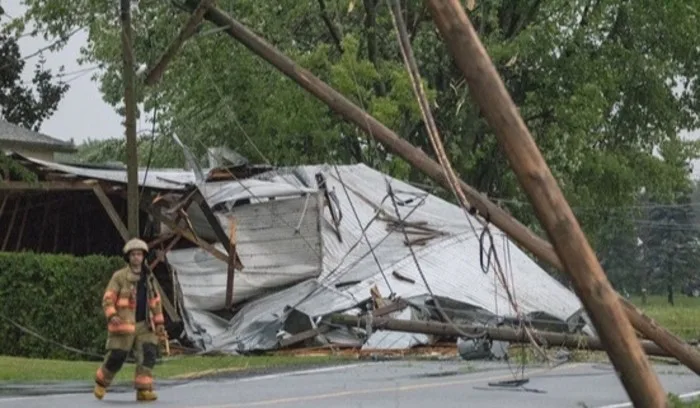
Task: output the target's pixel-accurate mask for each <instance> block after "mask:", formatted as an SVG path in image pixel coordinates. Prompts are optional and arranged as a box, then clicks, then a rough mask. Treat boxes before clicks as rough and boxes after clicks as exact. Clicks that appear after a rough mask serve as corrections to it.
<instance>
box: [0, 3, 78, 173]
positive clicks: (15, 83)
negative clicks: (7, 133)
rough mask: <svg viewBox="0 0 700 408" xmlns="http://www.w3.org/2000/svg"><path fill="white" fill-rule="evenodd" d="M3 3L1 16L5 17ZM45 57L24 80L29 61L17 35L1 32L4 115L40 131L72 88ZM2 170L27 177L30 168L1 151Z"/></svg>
mask: <svg viewBox="0 0 700 408" xmlns="http://www.w3.org/2000/svg"><path fill="white" fill-rule="evenodd" d="M5 17H6V15H5V11H4V10H3V8H2V6H0V19H3V18H5ZM44 62H45V60H44V59H43V58H40V60H39V62H38V63H37V64H36V66H35V68H34V77H33V78H32V83H31V84H25V83H24V81H22V72H23V71H24V67H25V64H26V61H25V59H24V58H23V57H22V55H21V54H20V50H19V45H18V44H17V38H16V37H15V36H12V35H10V34H7V33H3V32H0V119H2V120H5V121H7V122H10V123H13V124H16V125H19V126H23V127H26V128H28V129H31V130H34V131H38V130H39V128H40V127H41V124H42V122H43V121H44V120H46V119H47V118H49V117H50V116H51V115H52V114H53V113H54V112H55V111H56V108H57V107H58V103H59V102H60V101H61V98H62V97H63V95H64V94H65V93H66V91H67V90H68V85H67V84H65V83H63V82H62V81H55V78H54V75H53V74H52V73H51V72H50V71H49V70H47V69H45V68H44ZM0 170H2V172H3V173H7V172H12V173H13V174H15V175H16V176H18V177H20V178H27V176H28V174H29V173H28V172H26V171H22V170H23V169H22V168H21V167H19V166H16V165H15V164H14V163H12V162H11V161H10V160H7V158H6V156H5V155H4V154H3V152H2V151H0Z"/></svg>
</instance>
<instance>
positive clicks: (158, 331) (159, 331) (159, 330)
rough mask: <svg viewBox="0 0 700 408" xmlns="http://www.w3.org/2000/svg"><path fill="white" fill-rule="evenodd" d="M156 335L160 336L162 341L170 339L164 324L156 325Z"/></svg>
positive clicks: (159, 338)
mask: <svg viewBox="0 0 700 408" xmlns="http://www.w3.org/2000/svg"><path fill="white" fill-rule="evenodd" d="M156 336H158V340H160V341H161V343H165V342H167V341H168V332H166V331H165V326H163V325H162V324H159V325H158V326H156Z"/></svg>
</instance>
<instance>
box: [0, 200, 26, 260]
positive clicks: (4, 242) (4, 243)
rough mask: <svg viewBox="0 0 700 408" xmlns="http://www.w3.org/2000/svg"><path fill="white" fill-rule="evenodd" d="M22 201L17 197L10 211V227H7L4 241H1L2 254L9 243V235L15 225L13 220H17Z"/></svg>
mask: <svg viewBox="0 0 700 408" xmlns="http://www.w3.org/2000/svg"><path fill="white" fill-rule="evenodd" d="M20 201H22V199H21V198H19V197H17V199H16V200H15V208H14V210H12V216H11V217H10V225H8V227H7V232H6V233H5V239H4V240H3V241H2V249H0V250H2V251H3V252H4V251H5V249H6V248H7V244H8V243H9V241H10V233H11V232H12V227H13V226H14V225H15V219H16V218H17V211H18V210H19V203H20Z"/></svg>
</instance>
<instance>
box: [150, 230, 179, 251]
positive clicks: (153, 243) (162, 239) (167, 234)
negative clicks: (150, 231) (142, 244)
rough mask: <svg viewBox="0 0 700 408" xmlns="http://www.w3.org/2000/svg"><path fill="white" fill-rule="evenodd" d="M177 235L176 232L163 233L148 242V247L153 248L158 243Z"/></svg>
mask: <svg viewBox="0 0 700 408" xmlns="http://www.w3.org/2000/svg"><path fill="white" fill-rule="evenodd" d="M175 235H176V234H175V233H174V232H167V233H164V234H161V235H160V236H159V237H158V238H156V239H154V240H153V241H151V242H149V243H148V248H150V249H153V248H155V247H157V246H158V245H160V244H162V243H163V242H165V241H167V240H169V239H170V238H172V237H174V236H175Z"/></svg>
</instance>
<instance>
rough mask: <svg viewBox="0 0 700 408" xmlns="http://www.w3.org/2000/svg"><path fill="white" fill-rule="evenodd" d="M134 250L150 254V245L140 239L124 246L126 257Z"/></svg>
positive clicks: (132, 240) (130, 241) (135, 239)
mask: <svg viewBox="0 0 700 408" xmlns="http://www.w3.org/2000/svg"><path fill="white" fill-rule="evenodd" d="M134 250H141V251H143V252H144V253H145V252H148V244H147V243H145V242H144V241H142V240H140V239H138V238H133V239H131V240H129V242H127V243H126V244H124V249H123V252H124V255H127V254H128V253H129V252H131V251H134Z"/></svg>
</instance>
